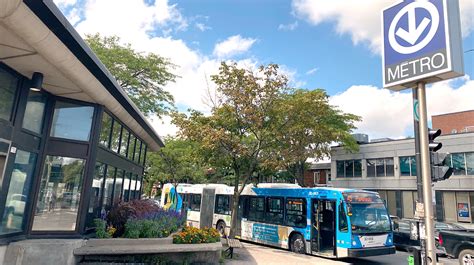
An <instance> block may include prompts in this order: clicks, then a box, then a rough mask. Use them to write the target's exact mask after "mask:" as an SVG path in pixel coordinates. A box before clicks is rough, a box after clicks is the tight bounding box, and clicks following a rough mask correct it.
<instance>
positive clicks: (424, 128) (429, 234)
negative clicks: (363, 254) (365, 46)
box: [417, 82, 436, 265]
mask: <svg viewBox="0 0 474 265" xmlns="http://www.w3.org/2000/svg"><path fill="white" fill-rule="evenodd" d="M417 94H418V100H419V107H420V108H419V110H420V124H419V125H420V126H419V136H420V151H421V152H420V153H421V176H422V180H423V201H424V209H425V227H426V233H425V235H426V264H427V265H431V264H436V248H435V234H434V222H433V219H434V218H433V201H432V191H431V170H430V169H431V167H430V152H429V147H428V143H429V140H428V118H427V108H426V91H425V82H418V83H417Z"/></svg>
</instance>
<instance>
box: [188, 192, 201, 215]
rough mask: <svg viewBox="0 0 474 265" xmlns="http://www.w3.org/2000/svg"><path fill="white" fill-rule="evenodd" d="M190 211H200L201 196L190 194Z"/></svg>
mask: <svg viewBox="0 0 474 265" xmlns="http://www.w3.org/2000/svg"><path fill="white" fill-rule="evenodd" d="M190 208H191V210H192V211H198V212H199V211H201V194H191V207H190Z"/></svg>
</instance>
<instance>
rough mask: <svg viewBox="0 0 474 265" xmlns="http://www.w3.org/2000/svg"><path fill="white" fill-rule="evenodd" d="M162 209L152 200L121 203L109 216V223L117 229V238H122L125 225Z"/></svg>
mask: <svg viewBox="0 0 474 265" xmlns="http://www.w3.org/2000/svg"><path fill="white" fill-rule="evenodd" d="M160 210H161V208H160V207H159V206H158V205H156V204H155V203H154V202H153V201H152V200H133V201H130V202H120V203H119V204H118V205H117V206H116V207H114V208H112V210H111V211H110V212H109V214H108V215H107V220H108V221H109V223H110V224H111V225H112V226H113V227H115V229H116V232H115V236H116V237H120V236H122V235H123V233H124V232H125V224H126V223H127V221H128V220H129V219H132V218H135V219H142V218H144V217H145V216H147V215H149V214H153V213H156V212H158V211H160Z"/></svg>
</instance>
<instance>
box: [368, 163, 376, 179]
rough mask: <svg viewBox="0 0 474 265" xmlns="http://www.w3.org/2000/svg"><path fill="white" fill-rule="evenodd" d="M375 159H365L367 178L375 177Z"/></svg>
mask: <svg viewBox="0 0 474 265" xmlns="http://www.w3.org/2000/svg"><path fill="white" fill-rule="evenodd" d="M375 164H376V161H375V159H367V177H375Z"/></svg>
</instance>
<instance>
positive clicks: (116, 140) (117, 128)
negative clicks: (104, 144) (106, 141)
mask: <svg viewBox="0 0 474 265" xmlns="http://www.w3.org/2000/svg"><path fill="white" fill-rule="evenodd" d="M121 131H122V125H120V123H119V122H118V121H117V120H114V125H113V129H112V139H111V140H110V150H112V151H114V152H116V153H117V152H118V150H119V147H120V133H121Z"/></svg>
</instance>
